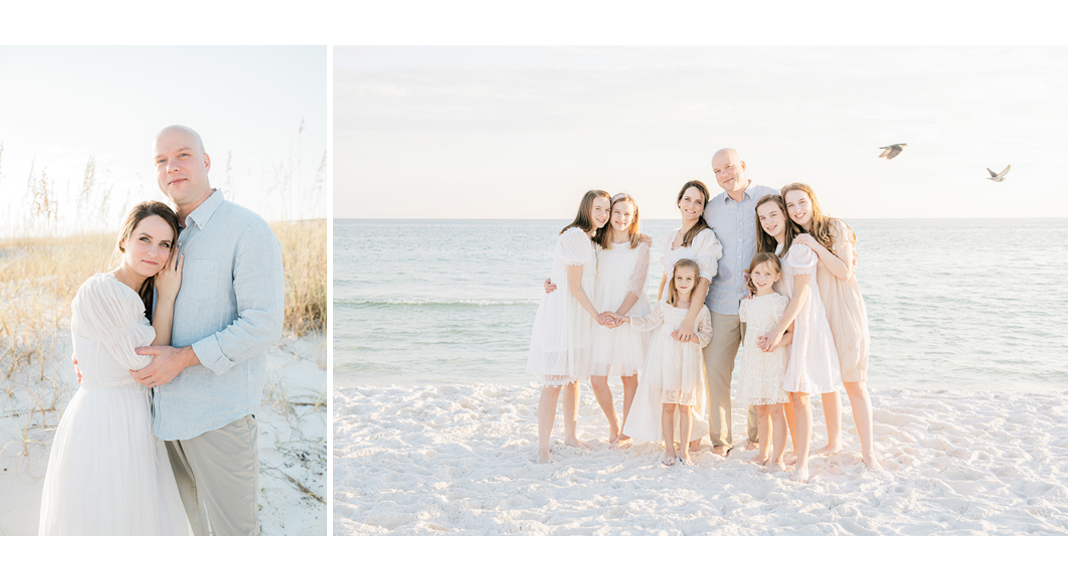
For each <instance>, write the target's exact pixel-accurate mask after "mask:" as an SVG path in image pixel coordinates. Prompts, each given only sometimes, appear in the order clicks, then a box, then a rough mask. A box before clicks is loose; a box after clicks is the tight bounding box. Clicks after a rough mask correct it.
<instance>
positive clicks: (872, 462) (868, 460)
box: [863, 457, 883, 471]
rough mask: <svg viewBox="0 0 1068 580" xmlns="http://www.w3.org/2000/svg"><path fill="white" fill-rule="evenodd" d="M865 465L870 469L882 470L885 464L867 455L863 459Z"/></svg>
mask: <svg viewBox="0 0 1068 580" xmlns="http://www.w3.org/2000/svg"><path fill="white" fill-rule="evenodd" d="M863 461H864V465H865V466H867V468H868V471H882V470H883V466H882V465H880V464H879V461H878V460H876V459H875V458H874V457H865V458H864V459H863Z"/></svg>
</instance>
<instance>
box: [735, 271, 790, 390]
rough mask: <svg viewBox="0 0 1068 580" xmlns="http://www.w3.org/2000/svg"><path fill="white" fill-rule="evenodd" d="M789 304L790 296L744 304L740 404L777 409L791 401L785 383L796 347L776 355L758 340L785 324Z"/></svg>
mask: <svg viewBox="0 0 1068 580" xmlns="http://www.w3.org/2000/svg"><path fill="white" fill-rule="evenodd" d="M789 303H790V299H789V298H787V297H786V296H783V295H781V294H776V293H774V292H772V293H770V294H767V295H764V296H754V297H753V298H750V299H749V300H742V303H741V304H740V305H739V306H738V320H739V321H740V322H743V323H745V342H744V346H743V347H742V369H741V386H740V387H739V388H738V395H737V397H738V401H739V403H740V404H743V405H775V404H779V403H786V402H789V401H790V396H789V395H788V394H786V391H784V390H783V388H782V381H783V377H784V376H785V375H786V363H787V361H788V360H789V357H790V347H791V346H792V345H789V344H788V345H786V346H781V347H779V348H777V349H775V351H774V352H764V351H763V350H761V349H760V347H758V346H757V339H758V338H759V337H761V336H764V335H765V334H767V333H769V332H771V331H772V330H773V329H774V328H775V326H776V325H778V324H779V321H780V320H782V315H783V313H784V312H785V311H786V306H787V305H788V304H789Z"/></svg>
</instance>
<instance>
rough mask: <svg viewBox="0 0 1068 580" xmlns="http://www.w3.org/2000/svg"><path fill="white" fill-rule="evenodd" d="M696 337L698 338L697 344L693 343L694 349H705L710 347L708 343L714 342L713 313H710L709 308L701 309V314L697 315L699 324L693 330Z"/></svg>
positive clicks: (703, 307)
mask: <svg viewBox="0 0 1068 580" xmlns="http://www.w3.org/2000/svg"><path fill="white" fill-rule="evenodd" d="M693 334H694V336H696V337H697V342H691V343H690V344H692V345H693V346H694V348H704V347H706V346H708V343H710V342H712V313H711V312H709V311H708V307H707V306H702V307H701V313H700V314H698V315H697V324H695V325H694V329H693Z"/></svg>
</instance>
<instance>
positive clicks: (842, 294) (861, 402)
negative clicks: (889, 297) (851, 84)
mask: <svg viewBox="0 0 1068 580" xmlns="http://www.w3.org/2000/svg"><path fill="white" fill-rule="evenodd" d="M782 191H783V200H784V201H785V202H786V210H787V212H788V213H789V215H790V219H791V220H793V222H794V223H795V224H797V226H798V228H799V229H800V231H801V233H799V234H798V236H797V237H796V238H794V243H795V244H801V245H804V246H806V247H808V248H810V249H811V250H812V251H813V252H815V253H816V256H817V258H819V265H818V267H817V268H816V280H817V282H818V284H819V287H820V293H821V294H822V298H823V303H824V304H825V305H826V307H827V322H828V323H829V324H830V327H831V334H833V335H834V345H835V348H836V350H837V352H838V360H839V364H840V365H841V369H842V384H843V385H844V386H845V391H846V394H847V395H849V402H850V405H851V406H852V407H853V419H854V421H856V425H857V435H858V436H859V437H860V448H861V458H862V461H863V462H864V465H866V466H867V467H868V468H869V469H880V466H879V461H878V460H877V459H875V453H874V441H873V438H874V435H873V425H872V423H873V413H872V406H871V397H870V396H869V395H868V390H867V388H866V385H865V381H866V380H867V378H868V345H869V343H870V342H871V336H870V334H869V333H868V314H867V310H866V309H865V306H864V296H863V295H861V293H860V285H859V284H858V283H857V273H856V263H857V250H856V244H857V236H856V234H854V233H853V230H852V229H850V228H849V226H848V225H846V223H845V222H844V221H842V220H840V219H835V218H832V217H829V216H827V215H825V214H824V213H823V211H822V210H821V209H820V202H819V200H818V199H817V198H816V192H815V191H813V190H812V188H811V187H809V186H808V185H805V184H803V183H791V184H790V185H787V186H785V187H783V188H782ZM828 398H830V400H828ZM823 412H824V414H825V416H826V419H827V439H828V440H827V446H826V447H824V448H823V449H821V450H819V451H817V453H837V452H838V451H840V450H841V448H842V441H841V432H842V403H841V398H840V397H839V396H838V393H831V394H829V395H828V396H826V397H824V400H823Z"/></svg>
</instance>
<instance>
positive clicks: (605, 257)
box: [590, 243, 651, 377]
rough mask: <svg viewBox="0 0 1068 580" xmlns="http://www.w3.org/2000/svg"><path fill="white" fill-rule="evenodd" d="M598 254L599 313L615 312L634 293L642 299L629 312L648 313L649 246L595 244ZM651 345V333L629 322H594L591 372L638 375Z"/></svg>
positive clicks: (596, 297)
mask: <svg viewBox="0 0 1068 580" xmlns="http://www.w3.org/2000/svg"><path fill="white" fill-rule="evenodd" d="M594 247H595V248H596V254H597V283H596V288H595V290H594V295H593V296H592V298H593V306H594V308H596V309H597V311H598V312H604V311H606V310H608V311H612V312H615V310H616V308H619V305H620V304H622V303H623V300H625V299H626V298H627V295H629V294H634V295H635V296H637V297H638V301H637V302H635V303H634V306H631V308H630V311H629V312H627V313H626V314H627V315H629V316H646V315H648V314H649V312H650V310H651V308H650V306H649V298H648V297H647V296H646V295H645V282H646V280H648V278H649V246H646V245H645V244H638V247H636V248H631V247H630V244H628V243H622V244H612V247H611V248H607V249H605V248H602V247H600V246H597V245H595V246H594ZM648 346H649V333H647V332H638V331H637V330H634V329H633V328H631V327H630V326H629V325H627V326H620V327H618V328H608V327H606V326H601V325H600V324H597V323H596V322H595V323H594V325H593V338H592V346H591V352H592V354H591V360H592V365H591V367H590V374H591V375H594V376H601V377H607V376H616V377H627V376H630V375H635V374H638V371H640V370H642V365H643V364H644V363H645V352H646V350H647V348H648Z"/></svg>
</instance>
